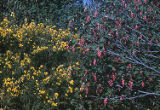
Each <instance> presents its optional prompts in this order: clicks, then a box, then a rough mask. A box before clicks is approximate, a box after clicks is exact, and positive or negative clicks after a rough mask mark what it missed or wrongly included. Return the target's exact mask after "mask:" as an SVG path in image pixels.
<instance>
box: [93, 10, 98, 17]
mask: <svg viewBox="0 0 160 110" xmlns="http://www.w3.org/2000/svg"><path fill="white" fill-rule="evenodd" d="M97 15H98V11H97V10H96V11H95V13H94V17H95V18H96V17H97Z"/></svg>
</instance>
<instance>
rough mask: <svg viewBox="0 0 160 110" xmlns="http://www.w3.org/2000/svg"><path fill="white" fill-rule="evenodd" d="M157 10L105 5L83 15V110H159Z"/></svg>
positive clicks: (120, 2)
mask: <svg viewBox="0 0 160 110" xmlns="http://www.w3.org/2000/svg"><path fill="white" fill-rule="evenodd" d="M158 6H159V5H157V4H153V2H150V1H148V0H132V1H131V0H129V1H128V0H106V1H102V2H101V5H100V8H96V10H89V9H84V12H83V14H82V15H81V16H80V17H81V18H82V20H81V26H80V27H79V32H80V33H81V36H80V39H79V43H78V45H79V46H81V47H82V48H83V50H82V52H81V60H82V64H83V65H82V67H83V69H84V70H83V73H82V76H81V81H80V82H81V92H82V93H83V95H82V96H83V101H82V102H83V103H84V106H83V107H84V108H88V107H89V108H94V107H95V104H96V107H97V108H106V107H107V108H113V109H114V108H117V107H118V108H120V107H122V108H125V107H127V106H128V107H138V108H152V107H155V109H158V107H160V103H159V100H160V98H159V96H160V85H159V83H160V82H159V79H160V65H159V62H160V51H159V50H160V43H159V41H160V31H159V30H160V17H159V16H160V11H159V10H160V8H159V7H158ZM74 24H76V23H73V24H72V23H70V25H73V26H74Z"/></svg>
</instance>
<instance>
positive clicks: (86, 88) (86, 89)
mask: <svg viewBox="0 0 160 110" xmlns="http://www.w3.org/2000/svg"><path fill="white" fill-rule="evenodd" d="M85 91H86V95H88V87H85Z"/></svg>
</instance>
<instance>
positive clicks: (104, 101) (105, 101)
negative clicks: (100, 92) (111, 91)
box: [103, 98, 108, 106]
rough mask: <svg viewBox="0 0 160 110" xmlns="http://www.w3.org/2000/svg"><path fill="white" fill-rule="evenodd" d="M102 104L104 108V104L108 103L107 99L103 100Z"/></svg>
mask: <svg viewBox="0 0 160 110" xmlns="http://www.w3.org/2000/svg"><path fill="white" fill-rule="evenodd" d="M103 103H104V105H105V106H106V104H107V103H108V98H105V99H104V100H103Z"/></svg>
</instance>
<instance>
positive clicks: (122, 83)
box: [121, 78, 125, 87]
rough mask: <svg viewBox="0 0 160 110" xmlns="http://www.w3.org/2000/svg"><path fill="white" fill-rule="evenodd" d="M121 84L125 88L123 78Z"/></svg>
mask: <svg viewBox="0 0 160 110" xmlns="http://www.w3.org/2000/svg"><path fill="white" fill-rule="evenodd" d="M121 84H122V86H123V87H124V84H125V83H124V79H123V78H122V82H121Z"/></svg>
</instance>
